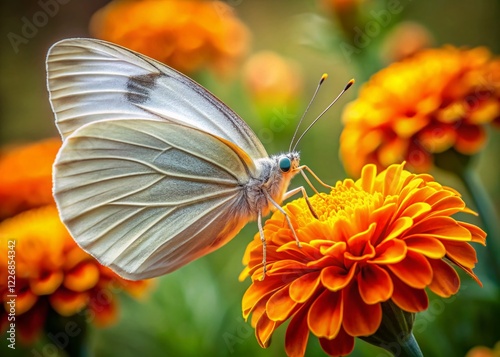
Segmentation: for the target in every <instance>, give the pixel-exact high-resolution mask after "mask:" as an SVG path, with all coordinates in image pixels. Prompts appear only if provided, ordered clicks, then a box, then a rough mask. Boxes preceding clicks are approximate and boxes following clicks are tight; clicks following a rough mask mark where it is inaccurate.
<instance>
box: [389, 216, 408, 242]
mask: <svg viewBox="0 0 500 357" xmlns="http://www.w3.org/2000/svg"><path fill="white" fill-rule="evenodd" d="M412 225H413V219H411V218H410V217H400V218H398V219H397V220H396V222H394V223H393V224H392V225H391V227H390V230H389V231H388V232H387V234H386V236H385V238H384V240H383V242H384V241H388V240H393V239H394V238H399V237H400V236H401V235H402V234H403V233H404V232H406V231H407V230H408V229H409V228H411V226H412Z"/></svg>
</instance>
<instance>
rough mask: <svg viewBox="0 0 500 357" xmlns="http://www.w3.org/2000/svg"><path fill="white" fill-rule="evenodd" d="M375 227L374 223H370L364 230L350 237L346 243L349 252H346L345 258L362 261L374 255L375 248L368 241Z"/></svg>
mask: <svg viewBox="0 0 500 357" xmlns="http://www.w3.org/2000/svg"><path fill="white" fill-rule="evenodd" d="M376 227H377V224H376V223H371V224H370V226H369V227H368V228H367V229H366V230H364V231H362V232H359V233H357V234H355V235H353V236H352V237H350V238H349V240H348V241H347V245H348V246H349V251H348V252H346V254H345V257H346V258H348V259H352V260H364V259H366V258H367V257H373V256H374V255H375V248H374V247H373V245H372V244H371V243H370V241H371V239H372V237H373V234H374V233H375V229H376Z"/></svg>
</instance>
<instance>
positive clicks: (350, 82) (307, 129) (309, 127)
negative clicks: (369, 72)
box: [290, 79, 354, 151]
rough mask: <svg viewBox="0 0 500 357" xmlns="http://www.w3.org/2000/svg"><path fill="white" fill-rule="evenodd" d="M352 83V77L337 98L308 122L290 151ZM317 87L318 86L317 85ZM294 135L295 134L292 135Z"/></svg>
mask: <svg viewBox="0 0 500 357" xmlns="http://www.w3.org/2000/svg"><path fill="white" fill-rule="evenodd" d="M320 83H321V82H320ZM353 84H354V79H351V80H350V81H349V82H347V84H346V86H345V87H344V89H343V90H342V92H340V93H339V95H338V96H337V98H335V99H334V100H333V101H332V102H331V103H330V105H329V106H328V107H326V109H325V110H323V111H322V112H321V114H320V115H318V117H317V118H316V119H314V121H313V122H312V123H311V124H309V126H308V127H307V128H306V130H304V132H303V133H302V135H301V136H300V137H299V138H298V139H297V141H296V142H295V145H294V146H293V150H290V151H294V150H295V148H296V147H297V144H298V143H299V141H300V140H301V139H302V137H303V136H304V135H305V134H306V133H307V132H308V131H309V129H311V128H312V127H313V125H314V124H316V122H317V121H318V120H319V119H320V118H321V117H322V116H323V115H324V114H325V113H326V112H327V111H328V110H329V109H330V108H331V107H332V106H333V105H334V104H335V103H336V102H337V101H338V100H339V98H340V97H342V95H343V94H344V93H345V92H346V91H347V90H348V89H349V88H351V86H352V85H353ZM318 88H319V86H318ZM294 136H295V135H294Z"/></svg>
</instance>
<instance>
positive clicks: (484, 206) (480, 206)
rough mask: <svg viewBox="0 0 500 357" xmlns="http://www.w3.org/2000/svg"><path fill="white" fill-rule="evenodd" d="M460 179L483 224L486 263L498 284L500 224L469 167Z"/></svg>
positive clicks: (477, 178) (482, 188)
mask: <svg viewBox="0 0 500 357" xmlns="http://www.w3.org/2000/svg"><path fill="white" fill-rule="evenodd" d="M460 178H461V180H462V182H463V183H464V185H465V187H466V188H467V190H468V191H469V193H470V195H471V197H472V199H473V200H474V203H475V205H476V209H477V211H478V213H479V218H480V219H481V221H482V222H483V226H484V230H485V231H486V234H487V249H486V251H487V254H488V263H489V266H491V267H493V273H494V274H495V278H496V281H497V282H500V247H499V244H500V224H499V221H498V216H497V214H496V210H495V206H494V205H493V202H491V200H490V196H489V195H488V193H487V192H486V190H485V189H484V186H483V184H482V182H481V180H480V179H479V177H478V176H477V174H476V172H475V171H474V170H473V169H472V168H471V165H469V166H468V168H466V169H465V170H463V171H462V172H461V175H460Z"/></svg>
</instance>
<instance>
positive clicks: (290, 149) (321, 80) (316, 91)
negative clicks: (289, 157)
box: [288, 73, 328, 151]
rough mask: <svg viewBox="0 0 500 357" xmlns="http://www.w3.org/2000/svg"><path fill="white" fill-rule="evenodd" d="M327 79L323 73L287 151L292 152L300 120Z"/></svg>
mask: <svg viewBox="0 0 500 357" xmlns="http://www.w3.org/2000/svg"><path fill="white" fill-rule="evenodd" d="M327 78H328V74H326V73H323V75H322V76H321V79H320V80H319V82H318V86H317V87H316V90H315V91H314V94H313V96H312V98H311V100H310V101H309V104H308V105H307V107H306V110H305V111H304V114H302V117H301V118H300V120H299V123H298V124H297V127H296V128H295V133H293V136H292V140H291V141H290V147H289V149H288V151H292V145H293V141H294V140H295V137H296V136H297V132H298V131H299V127H300V124H302V120H304V117H305V116H306V114H307V112H308V111H309V107H310V106H311V104H312V102H313V101H314V98H316V95H317V94H318V92H319V88H320V87H321V85H322V84H323V82H324V81H325V79H327ZM296 146H297V145H295V146H294V147H296Z"/></svg>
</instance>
